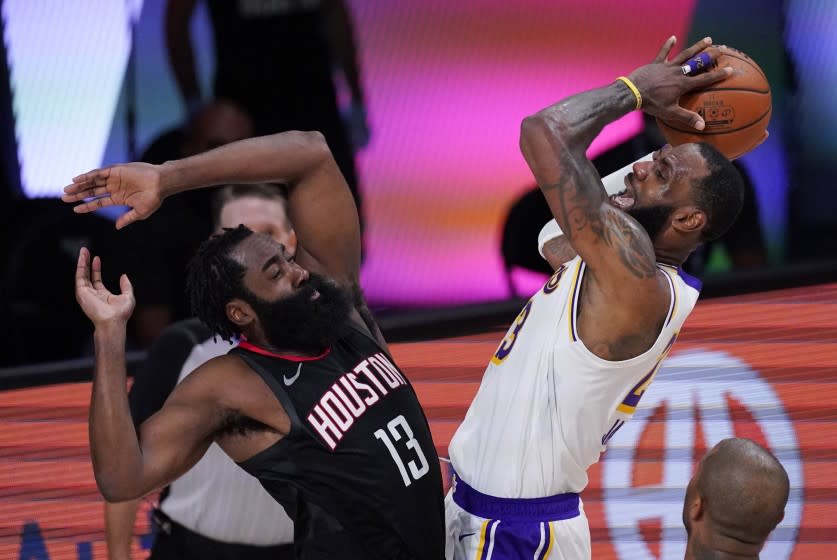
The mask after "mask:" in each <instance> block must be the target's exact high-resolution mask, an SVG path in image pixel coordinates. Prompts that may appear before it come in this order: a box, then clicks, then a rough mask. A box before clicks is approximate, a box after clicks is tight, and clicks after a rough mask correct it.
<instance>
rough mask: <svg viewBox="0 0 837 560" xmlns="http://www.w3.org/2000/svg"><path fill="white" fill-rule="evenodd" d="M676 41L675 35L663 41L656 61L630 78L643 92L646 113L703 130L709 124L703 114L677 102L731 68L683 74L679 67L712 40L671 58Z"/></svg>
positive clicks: (716, 79) (729, 71)
mask: <svg viewBox="0 0 837 560" xmlns="http://www.w3.org/2000/svg"><path fill="white" fill-rule="evenodd" d="M676 42H677V39H676V38H675V37H674V36H671V37H669V38H668V39H667V40H666V42H665V43H663V46H662V48H661V49H660V52H659V53H658V54H657V57H656V58H655V59H654V62H652V63H651V64H646V65H645V66H640V67H639V68H637V69H636V70H634V71H633V72H632V73H631V74H630V76H629V78H630V80H631V81H632V82H633V83H634V84H635V85H636V87H637V89H638V90H639V91H640V93H641V94H642V109H643V110H644V111H645V112H646V113H648V114H649V115H652V116H655V117H658V118H660V119H663V120H666V121H670V122H677V123H680V124H681V125H682V126H686V127H689V128H692V129H696V130H703V129H704V127H705V126H706V123H705V121H704V119H703V117H701V115H699V114H698V113H696V112H694V111H689V110H686V109H684V108H683V107H681V106H680V105H678V101H679V100H680V97H681V96H682V95H684V94H686V93H688V92H690V91H692V90H695V89H700V88H705V87H707V86H709V85H711V84H714V83H715V82H719V81H721V80H723V79H724V78H726V77H727V76H729V75H730V74H731V72H732V70H731V69H728V68H720V69H715V70H712V71H710V72H705V73H703V74H699V75H697V76H687V75H684V74H683V71H682V70H681V68H680V67H681V66H682V65H683V64H684V63H685V62H686V61H687V60H689V59H690V58H692V57H693V56H695V55H696V54H698V53H700V52H702V51H703V50H704V49H706V48H707V47H709V46H710V45H711V44H712V39H711V38H709V37H707V38H705V39H703V40H701V41H698V42H697V43H695V44H694V45H692V46H691V47H689V48H688V49H684V50H683V51H682V52H681V53H680V54H678V55H677V56H675V57H674V58H673V59H672V60H667V57H668V54H669V52H671V49H672V47H673V46H674V44H675V43H676ZM710 54H711V53H710Z"/></svg>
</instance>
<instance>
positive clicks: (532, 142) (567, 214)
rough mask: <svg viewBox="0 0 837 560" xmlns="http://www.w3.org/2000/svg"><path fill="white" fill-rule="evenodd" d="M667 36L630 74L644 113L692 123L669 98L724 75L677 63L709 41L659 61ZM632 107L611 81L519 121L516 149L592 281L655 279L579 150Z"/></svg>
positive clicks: (634, 230)
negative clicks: (695, 72)
mask: <svg viewBox="0 0 837 560" xmlns="http://www.w3.org/2000/svg"><path fill="white" fill-rule="evenodd" d="M674 41H675V40H674V37H671V38H669V40H668V41H666V43H665V44H664V45H663V47H662V49H661V50H660V53H659V54H658V55H657V58H656V59H655V61H654V62H653V63H652V64H649V65H646V66H643V67H641V68H638V69H637V70H636V71H634V72H633V73H632V74H631V76H630V80H631V81H632V82H633V83H634V84H636V87H637V88H638V89H639V91H640V92H641V95H642V100H643V107H644V108H645V110H646V111H647V112H649V113H650V114H653V115H656V116H661V117H663V118H666V119H668V120H677V121H680V122H683V123H687V124H688V125H689V126H694V127H695V128H698V129H700V128H702V127H703V121H702V120H701V118H700V117H699V116H698V115H697V114H696V113H691V112H688V111H686V110H685V109H682V108H681V107H679V106H678V105H677V101H678V99H679V98H680V96H681V95H682V94H683V93H685V92H687V91H689V90H691V89H696V88H700V87H704V86H706V85H708V84H710V83H713V82H715V81H718V80H720V79H722V78H724V77H725V76H726V75H727V74H726V71H725V70H718V71H714V72H710V73H706V74H702V75H700V76H694V77H692V76H684V75H683V74H682V72H681V71H680V68H679V66H680V64H682V62H683V61H685V60H687V59H688V58H689V57H691V56H693V55H694V54H696V53H698V52H700V51H701V50H703V49H704V48H706V47H707V46H709V44H710V43H711V41H710V40H704V41H701V42H699V43H697V44H695V45H693V46H692V47H690V48H689V49H686V50H685V51H683V52H682V53H680V54H679V55H678V56H677V57H676V58H675V59H674V60H672V61H671V62H666V57H667V55H668V53H669V51H670V50H671V47H672V46H673V45H674ZM636 105H637V98H636V97H635V95H634V93H633V92H632V91H631V89H629V87H628V86H627V85H626V84H624V83H622V82H621V81H617V82H615V83H613V84H611V85H609V86H606V87H603V88H599V89H594V90H591V91H587V92H584V93H581V94H578V95H575V96H572V97H570V98H567V99H565V100H563V101H560V102H558V103H557V104H555V105H553V106H551V107H548V108H546V109H544V110H543V111H540V112H539V113H537V114H535V115H533V116H530V117H527V118H526V119H525V120H524V121H523V124H522V126H521V135H520V147H521V151H522V152H523V155H524V157H525V158H526V162H527V163H528V164H529V167H530V168H531V169H532V172H533V173H534V175H535V178H536V180H537V182H538V185H539V186H540V188H541V190H542V191H543V193H544V196H545V197H546V200H547V203H548V204H549V206H550V208H551V210H552V213H553V215H554V216H555V219H556V221H557V222H558V224H559V225H560V227H561V229H562V230H563V232H564V234H565V235H566V238H567V240H568V241H569V243H570V244H571V245H572V247H573V248H574V249H575V250H576V251H577V252H578V254H580V255H581V256H582V258H583V259H584V260H585V261H586V262H587V264H588V266H589V267H590V270H591V271H592V272H593V274H594V275H595V276H596V277H597V279H599V280H600V281H601V280H604V281H605V283H606V284H608V285H611V286H613V287H616V286H624V285H625V282H629V283H634V284H635V283H637V282H640V283H642V282H646V283H649V284H651V283H655V277H656V276H655V275H656V266H655V263H656V259H655V256H654V249H653V246H652V244H651V240H650V239H649V238H648V235H647V234H646V232H645V230H643V229H642V227H641V226H640V225H639V224H638V223H637V222H636V221H635V220H633V219H632V218H630V217H629V216H628V215H627V214H625V213H624V212H622V211H621V210H618V209H616V208H614V207H613V206H611V205H610V204H609V203H608V201H607V193H606V192H605V190H604V188H603V186H602V182H601V179H600V178H599V175H598V173H597V172H596V170H595V168H594V167H593V164H592V163H591V162H590V161H589V160H588V159H587V157H586V155H585V154H586V151H587V148H588V147H589V146H590V144H591V143H592V141H593V139H594V138H595V137H596V136H597V135H598V134H599V133H600V132H601V130H602V128H603V127H604V126H605V125H606V124H608V123H610V122H612V121H614V120H616V119H618V118H620V117H622V116H623V115H625V114H627V113H629V112H630V111H632V110H634V109H635V108H636Z"/></svg>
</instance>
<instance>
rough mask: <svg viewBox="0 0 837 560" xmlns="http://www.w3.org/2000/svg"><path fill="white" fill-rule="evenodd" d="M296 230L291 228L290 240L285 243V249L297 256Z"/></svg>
mask: <svg viewBox="0 0 837 560" xmlns="http://www.w3.org/2000/svg"><path fill="white" fill-rule="evenodd" d="M296 243H297V240H296V230H295V229H293V228H291V231H290V233H288V242H287V243H285V249H287V250H288V252H289V253H290V254H291V256H292V257H295V256H296Z"/></svg>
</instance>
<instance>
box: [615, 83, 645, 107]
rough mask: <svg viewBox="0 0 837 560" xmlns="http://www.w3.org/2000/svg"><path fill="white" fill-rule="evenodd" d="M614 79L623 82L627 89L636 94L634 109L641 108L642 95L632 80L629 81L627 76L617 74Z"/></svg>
mask: <svg viewBox="0 0 837 560" xmlns="http://www.w3.org/2000/svg"><path fill="white" fill-rule="evenodd" d="M616 79H617V80H621V81H622V83H624V84H625V85H626V86H628V89H630V90H631V91H632V92H633V93H634V95H635V96H636V107H634V110H635V111H637V110H639V109H641V108H642V95H641V94H640V93H639V90H638V89H636V86H635V85H634V83H633V82H632V81H630V80H629V79H628V78H626V77H625V76H619V77H618V78H616Z"/></svg>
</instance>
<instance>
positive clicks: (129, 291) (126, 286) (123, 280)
mask: <svg viewBox="0 0 837 560" xmlns="http://www.w3.org/2000/svg"><path fill="white" fill-rule="evenodd" d="M119 289H120V290H121V292H122V294H123V295H129V296H131V297H133V296H134V287H133V286H132V285H131V281H130V280H129V279H128V275H127V274H123V275H122V276H120V277H119Z"/></svg>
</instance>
